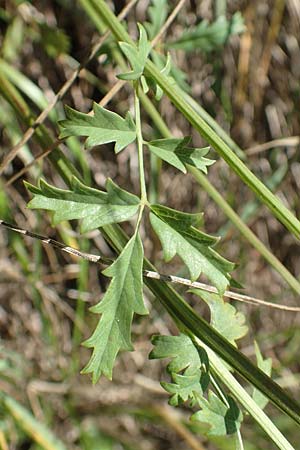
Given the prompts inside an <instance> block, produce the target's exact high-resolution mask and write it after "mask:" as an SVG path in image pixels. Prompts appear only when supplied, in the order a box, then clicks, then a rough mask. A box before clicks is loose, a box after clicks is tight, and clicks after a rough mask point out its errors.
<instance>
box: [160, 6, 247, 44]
mask: <svg viewBox="0 0 300 450" xmlns="http://www.w3.org/2000/svg"><path fill="white" fill-rule="evenodd" d="M243 31H244V21H243V18H242V15H241V13H239V12H237V13H235V14H234V15H233V16H232V18H231V20H230V21H228V20H227V19H226V17H224V16H220V17H219V18H218V19H217V20H216V21H215V22H213V23H212V24H209V23H208V22H207V21H206V20H203V21H202V22H200V23H199V25H197V26H196V27H194V28H192V29H191V30H189V31H186V32H183V33H182V35H181V37H180V38H179V39H177V40H176V41H174V42H171V43H170V44H168V47H170V48H174V49H182V50H185V51H186V52H192V51H199V50H200V51H204V52H211V51H213V50H216V49H218V48H220V47H222V46H223V45H224V44H225V43H226V41H227V39H228V37H229V36H230V35H233V34H239V33H242V32H243Z"/></svg>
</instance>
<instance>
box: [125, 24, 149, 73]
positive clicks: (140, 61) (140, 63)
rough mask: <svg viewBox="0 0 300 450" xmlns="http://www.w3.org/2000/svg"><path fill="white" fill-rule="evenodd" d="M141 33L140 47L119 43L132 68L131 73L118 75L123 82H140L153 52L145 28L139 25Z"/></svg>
mask: <svg viewBox="0 0 300 450" xmlns="http://www.w3.org/2000/svg"><path fill="white" fill-rule="evenodd" d="M138 27H139V31H140V38H139V43H138V45H137V46H136V45H132V44H128V43H127V42H119V46H120V48H121V50H122V52H123V53H124V55H125V56H126V58H127V59H128V61H129V62H130V65H131V67H132V71H131V72H127V73H122V74H119V75H118V78H120V79H122V80H132V81H133V80H138V79H139V78H140V77H141V76H142V74H143V72H144V67H145V64H146V61H147V58H148V55H149V53H150V50H151V44H150V42H149V41H148V38H147V33H146V30H145V28H144V27H143V26H142V25H140V24H138Z"/></svg>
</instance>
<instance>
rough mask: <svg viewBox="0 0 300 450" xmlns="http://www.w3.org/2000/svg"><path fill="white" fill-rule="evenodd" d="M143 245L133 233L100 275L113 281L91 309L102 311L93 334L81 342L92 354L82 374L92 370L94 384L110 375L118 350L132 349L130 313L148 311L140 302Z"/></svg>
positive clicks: (141, 298)
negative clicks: (112, 261) (101, 377)
mask: <svg viewBox="0 0 300 450" xmlns="http://www.w3.org/2000/svg"><path fill="white" fill-rule="evenodd" d="M142 265H143V246H142V243H141V240H140V237H139V235H138V234H135V235H134V236H133V237H132V238H131V239H130V241H129V242H128V243H127V245H126V246H125V248H124V250H123V251H122V253H121V254H120V256H119V257H118V258H117V260H116V261H115V262H114V263H113V264H112V265H111V266H110V267H108V268H107V269H105V270H104V271H103V274H104V275H106V276H108V277H112V281H111V283H110V285H109V288H108V290H107V291H106V293H105V295H104V297H103V299H102V300H101V302H100V303H98V304H97V305H95V306H93V307H92V308H91V311H92V312H94V313H95V314H102V316H101V319H100V320H99V322H98V325H97V327H96V329H95V331H94V333H93V334H92V336H91V337H90V338H89V339H88V340H87V341H85V343H84V345H85V346H86V347H89V348H91V347H92V348H93V349H94V350H93V354H92V357H91V359H90V361H89V362H88V364H87V365H86V367H85V368H84V369H83V371H82V373H92V377H93V382H94V383H96V382H97V381H98V379H99V377H100V376H101V374H102V373H103V374H104V375H105V376H106V377H107V378H109V379H111V378H112V369H113V365H114V361H115V358H116V356H117V354H118V352H119V350H132V349H133V347H132V344H131V337H130V333H131V322H132V318H133V314H134V313H137V314H147V313H148V311H147V309H146V308H145V306H144V303H143V289H142V287H143V280H142Z"/></svg>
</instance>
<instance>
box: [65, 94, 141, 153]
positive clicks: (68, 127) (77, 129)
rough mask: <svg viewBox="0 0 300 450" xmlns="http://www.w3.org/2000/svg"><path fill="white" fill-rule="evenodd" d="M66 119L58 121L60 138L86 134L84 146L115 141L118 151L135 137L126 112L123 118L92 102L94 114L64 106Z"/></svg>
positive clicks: (130, 118)
mask: <svg viewBox="0 0 300 450" xmlns="http://www.w3.org/2000/svg"><path fill="white" fill-rule="evenodd" d="M65 109H66V116H67V120H62V121H60V122H59V125H60V127H61V129H62V130H61V133H60V138H61V139H63V138H66V137H69V136H87V137H88V138H87V140H86V143H85V146H86V148H91V147H94V146H95V145H101V144H107V143H108V142H115V143H116V144H115V152H116V153H119V152H120V151H121V150H123V148H125V147H126V146H127V145H128V144H130V143H131V142H133V141H134V140H135V138H136V131H135V124H134V122H133V119H132V117H131V115H130V113H129V112H128V113H127V115H126V117H125V119H123V118H122V117H121V116H119V115H118V114H116V113H114V112H111V111H108V110H107V109H104V108H102V107H101V106H99V105H97V103H94V105H93V111H94V115H93V116H91V115H90V114H84V113H81V112H78V111H76V110H75V109H72V108H70V107H69V106H66V107H65Z"/></svg>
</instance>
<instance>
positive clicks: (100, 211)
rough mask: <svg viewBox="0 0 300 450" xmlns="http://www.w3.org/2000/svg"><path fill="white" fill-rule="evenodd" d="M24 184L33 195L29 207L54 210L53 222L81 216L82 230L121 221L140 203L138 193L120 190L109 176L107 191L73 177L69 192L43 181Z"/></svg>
mask: <svg viewBox="0 0 300 450" xmlns="http://www.w3.org/2000/svg"><path fill="white" fill-rule="evenodd" d="M25 185H26V187H27V189H28V190H29V191H30V192H32V193H33V195H34V197H33V199H32V200H31V201H30V202H29V203H28V207H29V208H33V209H47V210H50V211H54V215H53V225H56V224H58V223H59V222H61V221H63V220H71V219H82V223H81V231H82V233H85V232H87V231H91V230H94V229H96V228H98V227H102V226H104V225H108V224H111V223H115V222H124V221H125V220H128V219H129V218H130V217H132V216H133V215H134V214H136V212H137V211H138V208H139V204H140V199H139V198H138V197H137V196H135V195H133V194H130V193H129V192H126V191H124V190H123V189H120V188H119V187H118V186H117V185H116V184H114V183H113V181H112V180H111V179H107V181H106V190H107V192H103V191H100V190H98V189H93V188H90V187H88V186H86V185H84V184H83V183H81V182H80V181H79V180H78V179H77V178H75V177H74V178H73V179H72V184H71V190H70V191H69V190H64V189H58V188H56V187H53V186H51V185H50V184H48V183H46V182H45V181H43V180H40V182H39V186H38V187H36V186H33V185H31V184H29V183H25Z"/></svg>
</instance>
